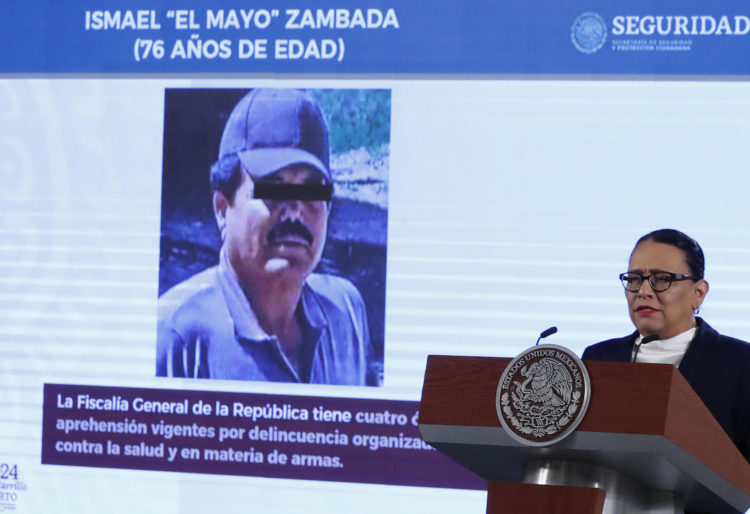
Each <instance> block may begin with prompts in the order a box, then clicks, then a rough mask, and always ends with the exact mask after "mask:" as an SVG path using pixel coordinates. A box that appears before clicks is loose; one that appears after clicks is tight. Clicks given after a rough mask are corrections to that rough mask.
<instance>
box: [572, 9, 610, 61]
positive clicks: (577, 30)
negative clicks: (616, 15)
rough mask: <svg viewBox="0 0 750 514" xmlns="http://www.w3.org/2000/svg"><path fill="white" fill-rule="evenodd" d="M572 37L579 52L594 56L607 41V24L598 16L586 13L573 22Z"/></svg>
mask: <svg viewBox="0 0 750 514" xmlns="http://www.w3.org/2000/svg"><path fill="white" fill-rule="evenodd" d="M570 37H571V39H572V40H573V44H574V45H575V47H576V48H577V49H578V50H579V51H581V52H583V53H585V54H593V53H594V52H596V51H597V50H599V49H600V48H601V47H603V46H604V42H605V41H606V40H607V24H606V23H604V20H603V19H602V17H601V16H599V15H598V14H596V13H593V12H585V13H583V14H581V15H580V16H579V17H578V18H576V19H575V21H574V22H573V26H572V27H571V29H570Z"/></svg>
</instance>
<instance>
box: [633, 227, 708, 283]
mask: <svg viewBox="0 0 750 514" xmlns="http://www.w3.org/2000/svg"><path fill="white" fill-rule="evenodd" d="M644 241H653V242H654V243H663V244H667V245H671V246H674V247H675V248H679V249H680V250H682V253H683V254H684V255H685V261H686V262H687V265H688V267H689V268H690V274H691V275H692V276H694V277H697V279H702V278H703V274H704V272H705V269H706V260H705V258H704V257H703V250H702V249H701V245H699V244H698V241H696V240H695V239H693V238H692V237H690V236H689V235H687V234H685V233H684V232H680V231H679V230H675V229H673V228H662V229H659V230H654V231H653V232H649V233H648V234H646V235H645V236H643V237H641V238H640V239H639V240H638V242H637V243H636V244H635V247H633V251H635V249H636V248H638V245H639V244H641V243H642V242H644Z"/></svg>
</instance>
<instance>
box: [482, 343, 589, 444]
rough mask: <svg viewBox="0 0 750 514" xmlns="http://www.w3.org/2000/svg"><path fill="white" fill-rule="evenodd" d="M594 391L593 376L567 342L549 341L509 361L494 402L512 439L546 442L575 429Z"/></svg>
mask: <svg viewBox="0 0 750 514" xmlns="http://www.w3.org/2000/svg"><path fill="white" fill-rule="evenodd" d="M590 396H591V380H590V379H589V373H588V371H587V370H586V367H585V366H584V365H583V362H581V360H580V359H579V358H578V357H577V356H576V355H575V354H573V353H572V352H571V351H570V350H568V349H567V348H563V347H562V346H558V345H555V344H544V345H540V346H533V347H531V348H529V349H528V350H526V351H524V352H523V353H521V354H520V355H519V356H518V357H516V358H515V359H513V360H512V361H511V362H510V364H508V366H507V367H506V368H505V371H503V374H502V376H501V377H500V383H499V384H498V385H497V394H496V395H495V407H496V408H497V415H498V417H499V418H500V423H501V424H502V425H503V428H504V429H505V431H506V432H507V433H508V434H509V435H510V436H511V437H512V438H513V439H515V440H516V441H519V442H521V443H523V444H526V445H529V446H547V445H550V444H553V443H556V442H558V441H560V440H562V439H564V438H565V437H567V436H568V435H570V434H571V433H572V432H573V431H574V430H575V429H576V427H577V426H578V424H579V423H580V422H581V420H582V419H583V416H584V415H585V414H586V409H587V408H588V406H589V398H590Z"/></svg>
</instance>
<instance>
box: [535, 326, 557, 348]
mask: <svg viewBox="0 0 750 514" xmlns="http://www.w3.org/2000/svg"><path fill="white" fill-rule="evenodd" d="M555 332H557V327H549V328H548V329H547V330H545V331H544V332H542V333H541V334H539V339H537V340H536V344H535V345H534V346H536V345H537V344H539V341H541V340H542V339H544V338H545V337H547V336H551V335H552V334H554V333H555Z"/></svg>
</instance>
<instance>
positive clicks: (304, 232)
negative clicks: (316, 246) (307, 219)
mask: <svg viewBox="0 0 750 514" xmlns="http://www.w3.org/2000/svg"><path fill="white" fill-rule="evenodd" d="M286 236H299V237H301V238H302V239H304V240H305V241H307V243H308V244H310V245H311V244H313V235H312V232H310V229H308V228H307V227H306V226H305V224H304V223H302V222H301V221H300V220H298V219H294V220H292V219H285V220H282V221H280V222H279V223H277V224H276V225H274V226H273V227H272V228H271V230H269V231H268V235H267V236H266V240H267V241H268V243H270V244H275V243H276V242H277V241H278V240H279V239H281V238H283V237H286Z"/></svg>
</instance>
